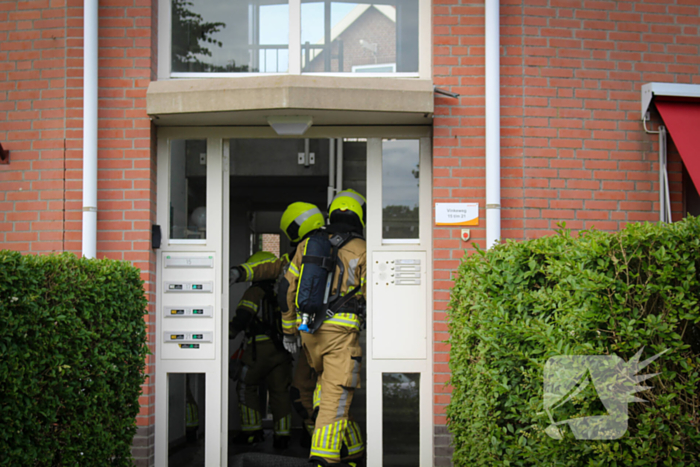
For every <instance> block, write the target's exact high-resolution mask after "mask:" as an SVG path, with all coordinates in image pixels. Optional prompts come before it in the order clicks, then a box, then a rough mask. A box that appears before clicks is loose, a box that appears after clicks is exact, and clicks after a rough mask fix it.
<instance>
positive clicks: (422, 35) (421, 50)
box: [158, 0, 433, 80]
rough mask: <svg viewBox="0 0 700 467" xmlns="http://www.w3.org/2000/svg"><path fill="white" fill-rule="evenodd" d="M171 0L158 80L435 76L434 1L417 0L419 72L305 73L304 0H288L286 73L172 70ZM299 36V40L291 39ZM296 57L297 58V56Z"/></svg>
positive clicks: (163, 5) (161, 0) (161, 14)
mask: <svg viewBox="0 0 700 467" xmlns="http://www.w3.org/2000/svg"><path fill="white" fill-rule="evenodd" d="M171 17H172V12H171V0H158V80H168V79H178V78H187V79H193V78H239V77H246V76H275V75H288V74H289V75H301V74H304V75H309V76H315V75H323V76H340V77H359V78H419V79H432V72H433V71H432V50H433V38H432V1H431V0H418V38H419V39H418V72H416V73H403V72H401V73H333V72H331V73H302V72H301V0H289V71H288V72H287V73H182V72H173V71H172V62H171V56H170V53H171ZM293 38H297V40H292V39H293ZM294 57H296V58H294Z"/></svg>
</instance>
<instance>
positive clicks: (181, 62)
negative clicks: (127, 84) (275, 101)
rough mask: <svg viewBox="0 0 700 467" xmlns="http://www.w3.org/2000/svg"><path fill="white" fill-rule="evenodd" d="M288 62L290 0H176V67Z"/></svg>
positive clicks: (231, 68)
mask: <svg viewBox="0 0 700 467" xmlns="http://www.w3.org/2000/svg"><path fill="white" fill-rule="evenodd" d="M288 68H289V2H288V0H172V71H173V72H238V73H240V72H260V73H284V72H286V71H287V70H288Z"/></svg>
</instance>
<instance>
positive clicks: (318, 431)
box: [282, 190, 367, 465]
mask: <svg viewBox="0 0 700 467" xmlns="http://www.w3.org/2000/svg"><path fill="white" fill-rule="evenodd" d="M364 202H365V200H364V198H363V197H362V196H361V195H360V194H359V193H357V192H355V191H351V190H346V191H343V192H340V193H338V195H336V197H335V198H334V199H333V202H332V203H331V205H330V208H329V220H330V225H328V226H327V227H326V228H324V229H320V230H318V231H317V232H315V233H314V234H313V235H311V236H309V237H308V238H306V239H305V240H303V241H302V242H301V243H300V244H299V246H298V247H297V250H296V253H295V255H294V257H293V259H292V262H291V264H290V265H289V269H288V271H287V273H286V275H285V277H286V278H287V280H288V282H289V290H288V292H287V304H288V307H289V310H288V311H287V312H286V313H284V314H283V317H282V319H283V320H284V322H289V321H291V320H293V319H297V318H298V316H297V315H301V316H302V329H305V328H306V327H308V329H309V332H301V338H302V345H303V349H304V353H305V354H306V356H307V358H308V360H309V364H310V365H311V367H312V368H313V369H314V370H315V371H316V373H317V374H318V383H317V386H316V390H315V392H314V395H315V398H314V399H315V401H314V402H315V403H314V405H316V406H317V408H318V412H317V416H316V420H315V426H314V434H313V438H312V443H311V452H310V459H311V461H314V462H316V465H327V464H337V463H339V462H341V459H342V460H343V462H349V461H350V460H356V459H358V458H360V457H362V455H363V453H364V443H363V441H362V438H361V434H360V430H359V427H358V426H357V424H356V423H354V422H353V421H352V420H351V419H350V418H349V409H350V405H351V402H352V398H353V395H354V390H355V389H356V388H358V387H360V368H361V364H362V349H361V347H360V343H359V333H360V329H361V328H362V324H363V320H364V300H365V299H364V297H365V278H366V267H367V264H366V246H365V240H364V238H363V237H362V232H363V228H364V225H365V214H364V212H365V210H364ZM329 245H330V246H329ZM329 251H330V254H329V253H328V252H329ZM324 271H327V273H326V272H324ZM319 283H320V284H321V287H322V288H325V289H326V290H325V292H324V291H323V290H319V288H318V284H319ZM319 297H320V298H319ZM319 300H320V301H321V302H322V303H319ZM309 310H320V313H318V312H317V313H316V314H315V315H313V311H309ZM307 320H308V323H307ZM305 324H307V326H306V327H304V325H305ZM284 333H285V341H291V339H292V338H294V339H296V337H295V336H296V334H297V329H296V328H291V329H290V328H288V327H285V328H284Z"/></svg>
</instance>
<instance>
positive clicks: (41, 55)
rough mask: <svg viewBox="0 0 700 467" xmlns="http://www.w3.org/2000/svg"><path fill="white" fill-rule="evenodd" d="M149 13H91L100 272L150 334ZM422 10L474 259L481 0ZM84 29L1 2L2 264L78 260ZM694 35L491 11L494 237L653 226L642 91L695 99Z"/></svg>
mask: <svg viewBox="0 0 700 467" xmlns="http://www.w3.org/2000/svg"><path fill="white" fill-rule="evenodd" d="M157 3H158V2H157V0H101V1H100V28H99V34H100V49H99V56H100V61H99V165H98V178H99V183H98V243H97V250H98V257H100V258H102V257H108V258H114V259H123V260H128V261H131V262H133V263H134V264H135V265H136V266H138V267H140V268H141V269H142V271H143V272H142V277H143V279H144V281H145V283H146V288H147V291H148V294H149V300H150V303H151V305H150V309H149V311H150V314H149V316H148V317H147V320H148V323H149V324H150V325H153V323H154V322H155V319H154V309H153V303H154V302H155V297H154V293H153V292H154V283H155V255H154V253H153V250H151V248H150V226H151V224H153V223H155V193H156V182H155V177H156V159H155V130H154V128H153V127H152V125H151V122H150V120H149V118H148V116H147V115H146V111H145V94H146V88H147V86H148V83H149V81H150V80H154V79H156V58H157V43H156V39H157ZM432 11H433V43H434V47H433V64H434V82H435V84H436V85H438V86H440V87H442V88H445V89H449V90H451V91H453V92H457V93H459V94H461V96H462V97H460V98H459V99H458V100H456V99H449V98H445V97H436V101H435V103H436V108H435V119H434V127H433V130H434V140H433V145H434V148H433V161H434V166H433V171H434V181H433V197H434V200H433V201H434V202H445V201H464V202H475V201H478V202H479V203H480V205H481V207H482V211H481V219H482V222H481V225H480V226H479V227H478V228H475V229H472V240H471V242H477V243H479V245H480V246H481V247H484V246H485V244H484V242H485V225H484V218H485V211H484V206H485V180H484V176H485V169H484V167H485V164H484V155H485V148H484V134H485V131H484V2H483V0H482V1H481V2H469V1H463V2H461V3H460V2H459V1H458V0H434V1H433V10H432ZM82 24H83V19H82V1H80V0H39V1H32V2H22V1H16V0H9V1H8V0H0V142H2V144H3V147H5V148H6V149H8V150H9V151H10V152H11V164H10V165H0V248H7V249H13V250H18V251H22V252H26V253H40V254H43V253H48V252H52V251H71V252H75V253H79V252H80V248H81V246H80V243H81V228H82V224H81V219H82V214H81V213H82V192H81V190H82ZM699 28H700V1H699V0H636V1H623V0H620V1H584V0H532V1H527V2H525V1H511V0H502V1H501V36H500V37H501V75H502V76H501V125H502V127H501V145H502V149H501V157H502V159H501V160H502V163H501V167H502V169H501V175H502V182H501V183H502V191H501V195H502V211H501V212H502V218H503V223H502V233H503V237H504V238H508V239H515V240H523V239H526V238H533V237H539V236H542V235H548V234H551V233H552V232H553V230H554V229H555V228H556V226H557V223H558V222H560V221H566V225H567V227H569V228H572V229H573V230H575V231H578V230H581V229H589V228H594V227H595V228H598V229H601V230H618V229H620V228H623V227H624V226H625V224H626V223H628V222H637V221H647V220H648V221H655V220H657V218H658V214H657V211H658V174H657V171H658V163H657V161H658V156H657V151H658V147H657V144H656V141H657V139H656V135H652V134H646V133H645V132H644V130H643V128H642V124H641V122H640V115H639V114H640V89H641V86H642V84H644V83H647V82H651V81H664V82H673V83H692V84H700V31H699ZM653 117H654V118H655V121H654V123H653V125H652V126H653V128H654V129H655V128H656V125H657V124H658V121H659V120H658V116H653ZM669 141H670V140H669ZM669 153H670V156H669V160H670V162H669V180H670V184H671V194H672V210H673V218H674V219H679V218H681V217H682V216H683V215H684V210H685V207H684V189H685V187H684V184H683V180H684V176H683V170H684V169H683V166H682V162H681V160H680V157H679V156H678V154H677V153H675V151H674V150H673V147H672V141H670V147H669ZM459 234H460V232H459V229H451V228H442V227H441V228H435V229H434V231H433V236H434V249H433V254H434V284H433V285H434V292H433V293H434V320H435V325H434V329H435V334H434V341H435V344H434V361H435V364H434V380H433V382H434V393H435V395H434V419H433V421H434V425H435V465H439V466H440V465H449V464H450V455H451V449H450V447H449V441H450V437H449V434H448V431H447V429H446V419H445V415H444V411H445V405H446V404H447V403H448V402H449V400H450V388H449V387H448V386H445V383H446V382H447V381H448V380H449V367H448V360H449V346H448V345H447V344H445V343H444V342H443V341H445V340H446V339H447V338H448V334H447V329H448V328H447V318H446V309H447V305H448V302H449V290H450V287H451V285H452V282H451V275H452V272H453V271H454V270H455V269H456V268H457V266H458V264H459V260H460V258H461V257H462V255H463V254H464V248H465V246H467V247H469V246H468V245H465V244H464V243H463V242H462V241H461V240H460V239H459ZM469 248H471V247H469ZM149 336H150V342H151V350H152V351H153V350H154V349H153V342H154V334H153V332H152V330H151V332H150V333H149ZM148 363H149V374H151V375H153V374H154V373H155V372H154V368H153V364H154V362H153V358H152V357H149V361H148ZM154 383H155V382H154V381H153V379H152V378H151V379H149V381H148V382H147V383H146V384H145V385H144V394H143V396H142V398H141V404H142V409H141V414H140V416H139V418H138V425H139V427H140V428H139V434H138V435H137V438H136V439H135V441H134V453H135V456H136V458H137V464H138V465H151V464H152V462H153V425H154V411H155V410H154V396H153V392H154Z"/></svg>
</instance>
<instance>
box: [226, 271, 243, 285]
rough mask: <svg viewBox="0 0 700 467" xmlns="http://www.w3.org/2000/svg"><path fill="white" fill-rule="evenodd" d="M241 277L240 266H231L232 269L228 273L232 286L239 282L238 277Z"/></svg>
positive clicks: (229, 283) (229, 282)
mask: <svg viewBox="0 0 700 467" xmlns="http://www.w3.org/2000/svg"><path fill="white" fill-rule="evenodd" d="M240 277H241V271H240V270H239V269H238V267H233V268H231V271H230V272H229V274H228V285H229V286H232V285H233V284H235V283H236V282H238V279H240Z"/></svg>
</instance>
